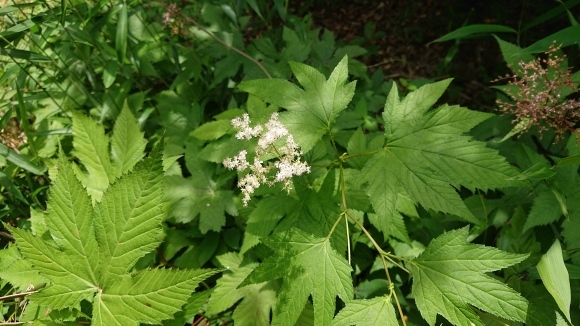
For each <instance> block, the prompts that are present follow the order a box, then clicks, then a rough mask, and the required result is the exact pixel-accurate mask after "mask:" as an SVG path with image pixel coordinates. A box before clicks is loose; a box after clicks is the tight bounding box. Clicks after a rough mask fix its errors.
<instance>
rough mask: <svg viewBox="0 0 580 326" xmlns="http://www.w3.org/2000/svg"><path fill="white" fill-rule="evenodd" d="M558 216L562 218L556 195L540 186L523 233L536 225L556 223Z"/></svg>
mask: <svg viewBox="0 0 580 326" xmlns="http://www.w3.org/2000/svg"><path fill="white" fill-rule="evenodd" d="M560 216H562V209H561V208H560V203H559V202H558V199H557V198H556V195H555V194H554V192H553V191H552V190H550V189H548V187H545V186H540V187H538V189H537V195H536V197H535V198H534V203H533V204H532V208H531V210H530V214H529V215H528V219H527V220H526V224H525V225H524V228H523V231H524V232H525V231H527V230H529V229H531V228H533V227H534V226H538V225H548V224H550V223H552V222H555V221H557V220H558V219H559V218H560Z"/></svg>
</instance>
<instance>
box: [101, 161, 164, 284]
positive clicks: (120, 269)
mask: <svg viewBox="0 0 580 326" xmlns="http://www.w3.org/2000/svg"><path fill="white" fill-rule="evenodd" d="M153 155H155V154H153ZM161 198H163V168H162V165H161V159H160V157H156V159H152V158H149V159H146V160H144V161H142V162H141V163H140V164H139V166H138V168H136V169H135V171H134V172H133V173H132V174H131V177H130V178H122V179H120V180H119V181H118V182H116V183H115V184H114V185H113V186H112V187H111V188H110V190H109V191H107V193H106V195H104V196H103V200H102V201H101V202H100V203H99V204H98V205H97V206H96V207H95V220H94V224H95V235H96V239H97V241H98V242H99V247H100V251H101V252H100V253H101V257H100V258H101V261H102V262H103V266H101V269H100V271H99V272H100V274H101V275H102V277H104V278H103V279H102V281H104V282H106V281H107V277H108V276H109V275H123V274H124V273H126V272H127V271H128V270H129V268H131V267H132V266H133V265H134V264H135V263H136V262H137V259H139V258H141V257H142V256H144V255H145V254H146V253H148V252H149V251H151V250H153V249H154V248H155V247H157V246H158V245H159V243H160V242H161V240H162V239H163V230H162V229H161V228H160V227H159V226H160V224H161V221H162V220H163V211H162V210H161Z"/></svg>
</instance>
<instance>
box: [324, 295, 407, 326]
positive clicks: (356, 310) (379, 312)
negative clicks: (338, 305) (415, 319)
mask: <svg viewBox="0 0 580 326" xmlns="http://www.w3.org/2000/svg"><path fill="white" fill-rule="evenodd" d="M332 325H333V326H351V325H355V326H374V325H385V326H399V322H398V321H397V314H396V313H395V308H393V304H392V303H391V298H390V297H377V298H373V299H370V300H353V301H351V302H350V303H348V304H347V305H346V307H344V308H343V309H342V310H341V311H340V312H339V313H338V314H337V315H336V317H334V320H333V321H332Z"/></svg>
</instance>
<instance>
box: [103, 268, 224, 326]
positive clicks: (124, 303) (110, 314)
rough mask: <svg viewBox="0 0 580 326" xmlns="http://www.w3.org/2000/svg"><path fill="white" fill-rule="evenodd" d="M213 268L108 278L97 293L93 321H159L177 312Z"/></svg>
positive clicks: (123, 325) (125, 325)
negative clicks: (102, 289) (104, 286)
mask: <svg viewBox="0 0 580 326" xmlns="http://www.w3.org/2000/svg"><path fill="white" fill-rule="evenodd" d="M213 274H215V271H212V270H167V269H152V270H146V271H141V272H139V273H138V274H137V275H131V276H129V275H124V276H122V277H116V278H114V279H111V283H110V284H109V286H108V288H107V289H106V290H107V291H103V292H100V293H97V295H96V296H95V302H94V304H93V320H92V325H103V326H105V325H106V326H109V325H118V326H129V325H139V323H147V324H160V323H161V321H162V320H164V319H170V318H172V317H173V314H175V313H176V312H178V311H179V310H180V308H181V306H182V305H183V304H185V302H186V301H187V299H188V298H189V296H190V294H191V292H192V290H193V289H194V288H195V287H196V286H197V285H198V284H199V282H201V281H203V280H204V279H206V278H208V277H209V276H211V275H213Z"/></svg>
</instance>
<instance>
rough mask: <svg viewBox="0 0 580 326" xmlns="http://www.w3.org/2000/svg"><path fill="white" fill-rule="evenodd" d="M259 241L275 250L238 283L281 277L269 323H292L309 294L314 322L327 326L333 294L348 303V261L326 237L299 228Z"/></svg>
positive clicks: (332, 309)
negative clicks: (318, 236)
mask: <svg viewBox="0 0 580 326" xmlns="http://www.w3.org/2000/svg"><path fill="white" fill-rule="evenodd" d="M263 243H264V244H266V245H267V246H268V247H270V248H272V249H273V250H275V253H274V254H273V255H272V256H270V257H268V258H266V259H265V260H264V261H263V262H262V264H261V265H260V266H258V267H257V268H256V269H255V270H254V271H252V273H251V274H250V275H249V276H248V278H247V279H246V281H244V282H243V283H242V286H244V285H247V284H252V283H261V282H265V281H269V280H273V279H278V278H283V279H284V284H283V285H282V288H281V289H280V294H279V296H278V301H277V304H276V309H275V310H274V317H273V320H272V325H289V326H290V325H294V324H295V323H296V321H297V320H298V318H299V317H300V314H301V313H302V311H303V310H304V307H305V304H306V302H307V301H308V297H309V296H311V295H312V300H313V304H314V324H315V325H330V323H331V321H332V318H333V316H334V312H335V309H336V296H338V297H339V298H341V300H342V301H344V302H347V303H348V302H349V301H350V300H351V298H352V296H353V293H354V292H353V291H354V290H353V286H352V279H351V276H350V273H351V270H352V269H351V267H350V266H349V264H348V262H347V261H346V260H345V259H344V258H343V257H342V256H341V255H339V254H338V253H337V252H336V251H335V250H334V249H333V248H332V246H331V245H330V241H329V239H328V238H315V237H313V236H311V235H309V234H307V233H305V232H304V231H301V230H299V229H291V230H290V231H287V232H282V233H277V234H275V235H273V236H271V237H269V238H266V239H264V240H263Z"/></svg>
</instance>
